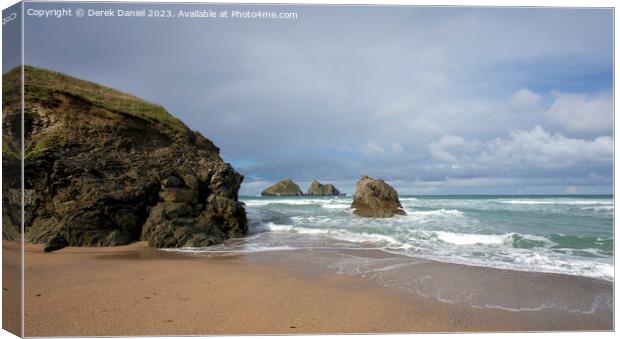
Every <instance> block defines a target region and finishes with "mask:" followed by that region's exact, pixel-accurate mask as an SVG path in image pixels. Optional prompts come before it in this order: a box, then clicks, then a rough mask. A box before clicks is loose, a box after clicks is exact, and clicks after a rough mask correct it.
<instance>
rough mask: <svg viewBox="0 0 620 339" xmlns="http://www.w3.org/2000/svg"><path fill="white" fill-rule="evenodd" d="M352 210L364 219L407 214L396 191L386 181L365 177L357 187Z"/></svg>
mask: <svg viewBox="0 0 620 339" xmlns="http://www.w3.org/2000/svg"><path fill="white" fill-rule="evenodd" d="M351 208H353V209H354V211H353V213H355V214H357V215H359V216H362V217H371V218H390V217H392V216H394V215H397V214H398V215H405V214H407V213H406V212H405V211H404V210H403V207H402V205H401V204H400V201H399V200H398V193H397V192H396V190H395V189H394V188H393V187H392V186H390V185H388V184H387V183H386V182H385V181H383V180H381V179H379V180H375V179H373V178H371V177H369V176H366V175H365V176H363V177H362V178H361V179H360V180H359V181H358V182H357V184H356V185H355V196H354V197H353V203H352V204H351Z"/></svg>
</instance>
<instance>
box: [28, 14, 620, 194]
mask: <svg viewBox="0 0 620 339" xmlns="http://www.w3.org/2000/svg"><path fill="white" fill-rule="evenodd" d="M28 6H30V8H36V9H51V8H58V7H59V6H61V7H65V8H74V9H75V8H77V7H79V6H80V5H79V4H78V5H69V4H64V5H54V4H41V3H39V4H34V3H33V4H29V5H28ZM81 6H82V7H84V8H85V9H94V8H101V9H103V8H113V9H118V8H120V7H119V5H114V4H99V5H95V4H88V5H86V4H85V5H81ZM145 6H147V7H148V8H160V9H171V10H172V11H173V12H174V13H177V12H178V10H195V9H201V10H203V9H206V10H209V9H211V10H215V11H222V10H235V9H238V10H252V11H257V10H263V11H273V12H295V13H297V14H298V18H297V19H233V18H200V19H196V18H194V19H189V18H183V19H181V18H168V19H153V18H119V17H114V18H110V17H108V18H94V17H84V18H76V17H65V18H61V19H58V18H55V17H53V18H37V17H33V16H27V17H26V19H25V20H26V21H25V26H26V33H25V34H26V35H25V41H26V45H25V59H26V60H25V61H26V63H27V64H31V65H35V66H40V67H46V68H50V69H53V70H56V71H61V72H64V73H67V74H70V75H73V76H77V77H80V78H84V79H87V80H91V81H95V82H98V83H101V84H104V85H106V86H110V87H114V88H117V89H120V90H122V91H126V92H129V93H132V94H134V95H137V96H139V97H142V98H144V99H146V100H149V101H152V102H155V103H158V104H161V105H162V106H164V107H165V108H166V109H167V110H168V111H169V112H171V113H172V114H174V115H175V116H177V117H179V118H180V119H181V120H183V121H184V122H185V123H186V124H187V125H188V126H189V127H190V128H191V129H193V130H197V131H199V132H200V133H202V134H203V135H205V136H206V137H207V138H209V139H211V140H213V141H214V142H215V144H216V145H218V146H219V147H220V149H221V155H222V157H223V158H224V160H225V161H227V162H230V163H231V164H232V165H233V166H234V167H235V168H236V169H237V171H238V172H240V173H241V174H243V175H244V176H245V180H244V183H243V185H242V189H241V194H252V195H253V194H259V193H260V192H261V191H262V190H263V189H264V188H266V187H267V186H269V185H270V184H273V183H275V182H277V181H279V180H280V179H283V178H285V177H289V178H292V179H293V180H295V181H296V182H298V183H299V184H300V186H301V187H302V189H303V190H304V191H305V190H306V189H307V186H308V184H309V183H310V181H312V180H313V179H318V180H319V181H321V182H326V183H333V184H335V185H336V187H338V188H339V189H340V190H341V191H343V192H347V193H352V192H353V190H354V185H355V182H356V181H357V180H358V179H359V178H360V177H361V176H362V175H370V176H372V177H376V178H383V179H385V180H386V181H388V182H389V183H391V184H392V185H393V186H394V187H395V188H396V189H397V190H398V191H399V193H400V194H611V193H612V185H613V181H612V180H613V94H612V93H613V33H612V32H613V12H612V10H610V9H568V8H563V9H562V8H480V7H402V6H394V7H380V6H358V7H355V6H278V5H262V6H261V5H245V6H244V5H236V6H234V5H233V6H230V5H228V6H227V5H224V6H222V5H219V6H216V5H178V4H177V5H144V4H138V5H133V6H128V5H123V8H126V9H136V8H143V7H145Z"/></svg>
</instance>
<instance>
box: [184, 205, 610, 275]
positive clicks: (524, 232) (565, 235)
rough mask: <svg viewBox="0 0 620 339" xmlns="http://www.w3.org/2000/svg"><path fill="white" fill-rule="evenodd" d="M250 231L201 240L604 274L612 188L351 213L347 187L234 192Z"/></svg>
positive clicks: (238, 248) (246, 247) (234, 248)
mask: <svg viewBox="0 0 620 339" xmlns="http://www.w3.org/2000/svg"><path fill="white" fill-rule="evenodd" d="M240 200H241V201H243V202H245V204H246V208H247V212H248V218H249V221H250V233H249V235H248V237H247V238H246V239H245V240H244V241H242V242H236V243H232V244H227V245H221V246H216V247H211V248H204V249H187V250H191V251H198V252H210V253H218V252H219V253H239V252H241V253H249V252H261V251H287V250H294V249H316V250H320V249H338V248H342V249H351V248H352V249H376V250H381V251H386V252H389V253H391V254H397V255H401V256H405V257H407V256H408V257H419V258H426V259H433V260H438V261H444V262H451V263H460V264H467V265H473V266H483V267H495V268H504V269H514V270H521V271H536V272H555V273H565V274H571V275H578V276H587V277H593V278H598V279H604V280H608V281H613V279H614V274H613V267H614V266H613V211H614V202H613V197H612V196H401V197H400V200H401V203H402V205H403V207H404V209H405V210H406V211H407V215H406V216H395V217H393V218H388V219H369V218H360V217H358V216H355V215H354V214H353V213H352V211H351V209H350V204H351V200H352V198H351V197H350V196H340V197H256V196H243V197H240Z"/></svg>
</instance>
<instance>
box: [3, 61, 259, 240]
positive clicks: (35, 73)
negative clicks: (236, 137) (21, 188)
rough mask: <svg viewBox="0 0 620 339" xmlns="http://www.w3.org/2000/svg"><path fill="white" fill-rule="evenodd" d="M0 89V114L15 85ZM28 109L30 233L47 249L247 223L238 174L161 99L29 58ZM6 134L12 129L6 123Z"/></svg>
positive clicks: (241, 228) (13, 98)
mask: <svg viewBox="0 0 620 339" xmlns="http://www.w3.org/2000/svg"><path fill="white" fill-rule="evenodd" d="M19 76H20V72H19V69H17V70H13V71H11V72H9V73H7V74H5V75H4V76H3V81H4V80H5V79H7V78H9V79H10V78H12V77H19ZM7 83H11V81H8V82H7ZM3 97H4V98H5V100H4V107H3V117H4V116H5V115H7V116H11V115H12V114H13V113H12V112H18V111H19V109H18V108H19V103H20V100H19V88H5V89H4V93H3ZM24 109H25V116H24V122H25V125H24V128H25V169H24V171H25V179H24V181H25V182H24V184H25V188H26V193H27V194H26V196H27V197H28V199H27V201H26V205H25V219H24V223H25V238H26V240H28V241H30V242H33V243H45V244H47V246H46V250H56V249H59V248H62V247H63V246H112V245H123V244H127V243H130V242H133V241H137V240H146V241H148V242H149V244H151V245H152V246H156V247H180V246H207V245H211V244H215V243H219V242H222V241H224V240H226V239H227V238H230V237H240V236H243V235H244V234H245V233H246V232H247V220H246V214H245V209H244V206H243V204H242V203H241V202H239V201H238V196H237V194H238V190H239V186H240V185H241V181H242V180H243V177H242V176H241V175H240V174H239V173H237V172H236V171H235V170H234V169H233V168H232V167H231V166H230V165H229V164H227V163H225V162H224V161H222V159H221V158H220V156H219V149H218V148H217V147H216V146H215V145H214V144H213V143H212V142H211V141H209V140H208V139H206V138H205V137H203V136H202V135H201V134H200V133H198V132H193V131H191V130H190V129H189V128H187V126H185V125H184V124H183V123H182V122H181V121H179V120H178V119H176V118H175V117H173V116H172V115H170V114H169V113H168V112H166V111H165V110H164V109H163V108H162V107H160V106H157V105H154V104H151V103H148V102H146V101H143V100H141V99H139V98H136V97H133V96H131V95H129V94H125V93H121V92H118V91H115V90H113V89H110V88H105V87H102V86H99V85H97V84H93V83H90V82H86V81H83V80H79V79H75V78H72V77H69V76H67V75H64V74H60V73H56V72H51V71H47V70H44V69H39V68H35V67H30V66H26V67H25V106H24ZM5 133H9V134H10V133H13V132H12V131H11V130H10V129H5V126H4V125H3V134H5ZM8 146H9V147H10V148H14V149H18V148H17V145H8ZM3 153H5V152H3ZM3 164H4V159H3Z"/></svg>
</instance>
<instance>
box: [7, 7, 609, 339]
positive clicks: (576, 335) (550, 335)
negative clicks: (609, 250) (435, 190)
mask: <svg viewBox="0 0 620 339" xmlns="http://www.w3.org/2000/svg"><path fill="white" fill-rule="evenodd" d="M17 2H18V1H15V0H9V1H8V2H4V3H3V5H2V8H3V9H4V8H6V7H9V6H11V5H13V4H16V3H17ZM26 2H45V1H33V0H26ZM57 2H106V1H79V0H64V1H57ZM108 2H115V1H108ZM119 2H120V1H119ZM126 2H134V3H139V2H153V3H155V2H164V3H165V2H178V3H183V2H185V3H188V2H191V3H201V2H202V3H222V4H226V3H230V4H235V3H242V4H243V3H246V4H316V5H421V6H488V7H497V6H500V7H529V6H533V7H551V6H557V7H605V8H614V9H615V6H616V1H611V0H590V1H584V0H519V1H514V0H504V1H501V2H500V1H497V0H495V1H493V0H443V1H441V0H439V1H438V0H413V1H407V0H389V1H387V0H375V1H369V0H353V1H352V0H337V1H330V0H289V1H282V0H253V1H230V0H221V1H181V0H168V1H163V0H150V1H144V0H133V1H126ZM22 14H23V11H22ZM23 23H24V20H23V18H22V39H23V38H24V34H23V28H24V27H23ZM615 23H616V19H615V13H614V46H615V45H616V42H617V39H618V34H617V28H616V27H617V26H616V25H615ZM1 52H2V47H1V46H0V53H1ZM23 56H24V55H23V40H22V59H23ZM617 62H618V59H617V55H616V54H615V47H614V108H615V98H616V96H617V89H616V86H615V78H616V72H617V71H616V67H615V65H617V64H618V63H617ZM22 74H23V73H22ZM22 108H23V103H22ZM614 116H615V110H614ZM619 126H620V123H619V122H618V121H617V120H616V119H614V132H615V131H616V130H617V129H618V127H619ZM22 128H23V123H22ZM614 135H615V133H614ZM616 146H617V140H616V139H615V137H614V150H615V149H616ZM22 148H23V143H22ZM22 152H23V149H22ZM22 154H23V153H22ZM614 155H615V151H614ZM615 164H616V163H615V160H614V179H615V178H616V177H617V174H618V173H617V171H616V170H617V166H615ZM22 171H23V165H22ZM619 192H620V190H618V188H617V187H616V185H615V180H614V197H615V196H617V194H618V193H619ZM22 203H23V202H22ZM617 216H618V210H617V209H615V210H614V220H615V219H616V217H617ZM22 218H23V216H22ZM614 234H615V225H614ZM614 238H615V237H614ZM22 243H23V239H22ZM22 251H23V246H22ZM614 253H615V254H616V255H617V253H618V242H617V241H615V242H614ZM0 259H1V252H0ZM614 261H615V260H614ZM22 267H23V253H22ZM21 274H22V292H23V291H24V290H23V270H22V272H21ZM615 292H617V285H616V284H615V283H614V296H615V295H617V294H616V293H615ZM22 298H23V294H22ZM614 299H615V298H614ZM22 300H23V299H22ZM614 311H615V307H614ZM0 315H1V310H0ZM23 316H24V314H23V308H22V326H23V319H24V318H23ZM618 320H619V316H618V312H614V322H615V324H616V325H617V324H618V323H619V322H618ZM22 333H23V328H22ZM498 335H501V336H502V337H505V338H528V339H529V338H543V337H544V338H565V337H568V338H586V337H587V338H589V337H597V338H615V337H616V334H615V333H613V332H551V333H550V332H543V333H503V334H499V333H470V334H469V333H468V334H389V335H388V334H381V335H375V336H373V338H375V337H376V338H388V337H389V338H410V337H413V338H442V339H443V338H448V339H449V338H455V336H456V337H458V338H479V337H487V338H492V337H495V336H498ZM14 337H15V336H13V335H12V334H10V333H9V332H6V331H4V330H1V331H0V339H4V338H14ZM281 337H282V336H261V338H269V339H276V338H281ZM285 337H289V336H285ZM291 337H292V336H291ZM313 337H316V338H326V339H327V338H329V339H334V338H342V336H336V335H316V336H313ZM71 338H78V337H71ZM141 338H161V337H141ZM166 338H187V337H166ZM210 338H213V337H210ZM227 338H232V337H227ZM235 338H244V339H250V338H252V339H253V338H255V336H237V337H235ZM347 338H355V339H361V338H368V337H367V335H348V336H347Z"/></svg>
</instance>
